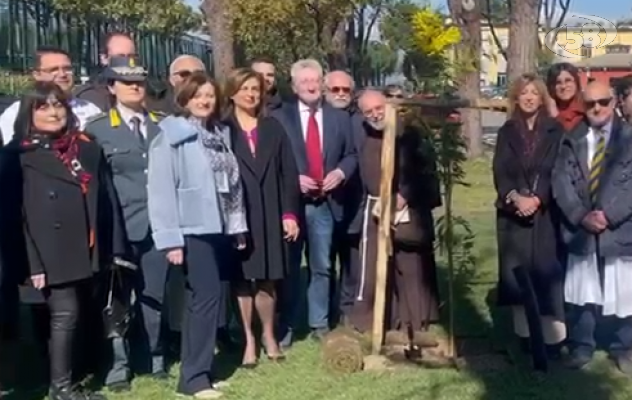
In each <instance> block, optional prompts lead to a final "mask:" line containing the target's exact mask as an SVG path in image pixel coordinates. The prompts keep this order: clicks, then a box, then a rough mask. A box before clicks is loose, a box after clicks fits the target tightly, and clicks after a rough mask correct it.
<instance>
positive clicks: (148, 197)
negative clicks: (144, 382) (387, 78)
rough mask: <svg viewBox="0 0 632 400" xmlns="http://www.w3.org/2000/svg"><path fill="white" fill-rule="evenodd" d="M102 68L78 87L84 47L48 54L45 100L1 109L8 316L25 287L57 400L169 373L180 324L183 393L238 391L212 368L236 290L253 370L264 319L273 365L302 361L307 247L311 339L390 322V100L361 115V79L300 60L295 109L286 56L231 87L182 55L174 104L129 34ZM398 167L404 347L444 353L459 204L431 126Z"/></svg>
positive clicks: (398, 320) (294, 71)
mask: <svg viewBox="0 0 632 400" xmlns="http://www.w3.org/2000/svg"><path fill="white" fill-rule="evenodd" d="M102 62H103V64H104V69H103V71H102V73H101V74H100V75H99V77H98V79H96V80H94V81H93V82H92V83H91V84H90V85H88V86H87V87H84V88H80V89H79V90H77V89H75V88H74V80H73V70H74V68H73V65H72V60H71V59H70V57H69V55H68V53H66V52H65V51H63V50H61V49H57V48H51V47H42V48H40V49H38V50H37V52H36V54H35V66H34V69H33V78H34V81H35V82H34V84H33V87H32V89H31V90H30V91H28V92H27V93H26V94H24V95H23V96H22V98H21V99H20V101H19V102H16V103H15V104H14V105H12V106H11V107H9V108H8V109H7V110H5V112H4V113H3V114H2V115H0V130H1V131H2V136H3V140H4V143H5V145H4V147H3V148H2V150H0V153H1V154H0V158H1V160H0V161H1V163H0V167H1V169H0V183H1V184H2V187H3V193H4V194H3V196H2V199H1V202H0V223H1V227H2V229H0V244H1V247H0V249H1V256H2V286H1V287H2V290H3V292H2V296H0V297H1V298H2V300H3V301H2V302H1V303H0V310H1V311H2V314H4V315H3V317H4V318H5V319H7V317H6V315H9V314H11V312H12V310H14V308H15V307H14V306H15V305H16V302H15V300H16V297H17V289H18V287H19V288H20V292H19V296H20V299H21V300H22V302H30V303H33V305H32V306H31V307H32V311H33V312H32V317H33V318H32V319H33V321H34V324H33V325H34V329H35V337H36V338H37V339H38V341H39V344H41V345H42V348H43V353H44V354H46V355H47V357H48V359H49V370H50V371H49V373H50V389H49V398H50V399H51V400H98V399H103V398H105V396H104V395H102V394H100V393H95V392H91V391H88V390H87V389H86V388H83V387H80V386H78V385H77V384H76V382H77V381H78V379H80V377H81V375H82V374H85V373H90V372H94V373H96V372H99V371H101V372H103V373H104V375H105V376H104V379H105V384H106V385H107V387H108V388H109V389H110V390H111V391H113V392H122V391H128V390H130V389H131V386H130V382H131V379H132V377H133V375H135V374H139V373H144V374H149V375H150V376H151V377H153V378H154V379H157V380H164V379H168V378H169V373H168V369H167V358H166V357H167V356H168V350H169V348H170V344H172V342H173V341H174V337H177V336H178V335H169V334H168V332H169V331H172V330H176V331H177V330H181V335H179V336H181V348H180V354H179V357H180V359H181V367H180V376H179V383H178V387H177V392H178V393H180V394H182V395H187V396H192V397H194V398H200V399H214V398H218V397H221V396H222V392H221V389H222V387H223V386H224V385H226V384H227V382H220V381H217V379H215V377H214V366H213V364H214V363H213V361H214V356H215V353H216V348H217V345H218V344H220V343H225V344H232V340H231V336H230V334H229V330H228V322H229V320H230V318H231V315H230V313H229V311H228V310H229V303H231V299H232V298H233V296H234V298H235V299H236V307H233V309H234V312H235V313H236V314H238V315H239V320H240V322H241V326H242V332H243V339H244V340H243V359H242V367H243V368H256V366H257V364H258V359H259V343H258V342H259V340H258V339H259V336H258V334H256V333H255V330H254V327H255V324H254V319H255V317H256V316H257V317H258V319H259V320H260V321H261V328H262V329H261V330H262V332H261V336H260V338H261V344H262V349H263V351H264V352H265V354H266V357H267V358H268V359H269V360H270V361H272V362H281V361H283V360H284V359H285V357H286V356H285V353H284V351H285V350H287V349H288V348H290V347H291V345H292V343H293V341H294V340H295V339H296V337H295V333H296V328H297V323H298V321H299V317H300V315H299V314H300V308H299V305H300V303H301V298H302V297H303V295H304V292H303V290H302V283H301V281H302V278H301V265H302V261H303V253H304V250H306V257H305V260H306V261H307V267H308V271H309V283H308V286H307V290H306V297H307V309H308V312H307V314H308V315H307V317H308V322H309V327H310V328H311V336H312V337H313V338H314V339H315V340H322V339H323V338H324V337H325V335H326V334H327V333H328V332H329V330H330V329H332V328H333V327H334V326H336V324H337V323H338V320H339V318H338V316H342V318H341V319H342V321H343V323H345V324H347V325H349V326H352V327H354V328H355V329H358V330H359V331H366V330H369V329H370V328H371V325H372V323H371V318H372V310H373V298H374V287H375V259H376V254H375V247H376V246H375V243H376V238H377V226H378V224H377V222H376V219H377V216H378V215H379V211H377V210H379V206H380V205H379V200H378V197H377V196H378V192H379V181H380V175H381V173H380V165H379V160H380V156H379V155H380V153H381V137H382V133H383V131H384V129H385V127H386V125H385V110H386V103H387V97H386V96H385V95H384V94H383V93H381V92H379V91H374V90H365V91H363V92H362V93H361V94H359V96H358V99H357V105H355V104H354V102H353V98H354V85H353V79H352V78H351V76H349V75H348V74H347V73H346V72H344V71H332V72H329V73H328V74H327V75H325V74H324V71H323V69H322V67H321V65H320V64H319V63H318V62H317V61H315V60H310V59H306V60H300V61H297V62H296V63H295V64H294V65H293V66H292V68H291V71H290V76H291V82H292V89H293V92H294V94H295V97H294V98H293V99H291V100H287V101H283V100H282V99H281V98H280V96H279V94H278V93H277V90H276V85H275V79H276V71H275V66H274V63H273V62H271V61H270V60H265V59H260V60H254V61H253V62H252V63H251V64H250V66H249V67H246V68H238V69H236V70H234V71H232V72H231V73H230V74H229V76H227V77H226V79H225V81H224V82H222V85H221V87H220V85H219V84H218V82H216V81H215V80H214V79H213V78H211V77H210V76H209V75H208V74H207V73H206V72H205V67H204V64H203V63H202V62H201V61H200V60H199V59H196V58H195V57H192V56H188V55H183V56H180V57H178V58H177V59H175V60H174V61H173V62H172V64H171V66H170V70H169V81H170V83H171V86H172V88H171V90H170V91H169V93H168V100H167V101H166V102H164V103H163V104H155V101H154V99H151V98H149V97H148V96H147V93H146V88H145V82H146V76H147V73H146V70H145V68H144V67H143V66H142V65H141V64H140V63H139V60H138V58H137V56H136V50H135V46H134V42H133V41H132V40H131V38H130V37H129V36H128V35H126V34H125V33H118V32H117V33H111V34H109V35H108V36H107V37H106V38H105V41H104V43H103V57H102ZM323 89H324V90H323ZM421 150H427V151H421ZM396 159H397V166H398V167H397V168H396V173H395V177H394V185H393V188H394V189H393V196H394V204H395V205H396V210H394V213H396V214H397V215H398V219H396V220H395V221H396V222H395V223H394V227H393V229H394V235H393V236H394V254H393V257H392V266H391V268H390V271H391V272H392V277H391V278H392V279H391V283H392V284H391V285H390V288H389V296H388V299H389V301H388V303H387V305H388V308H389V310H391V312H389V318H388V319H387V320H388V321H387V324H388V327H387V328H388V330H389V335H390V340H396V341H401V342H402V343H411V342H415V341H417V342H423V343H424V344H426V345H427V344H428V342H429V341H430V340H429V339H428V337H427V334H426V331H427V328H428V324H429V323H431V322H433V321H434V320H436V318H437V314H438V310H437V309H438V295H437V283H436V271H435V264H434V253H433V245H432V243H433V240H434V234H433V232H434V225H433V219H432V209H433V208H435V207H437V206H439V205H440V193H439V189H438V182H437V178H436V171H435V165H434V158H433V154H432V151H431V150H430V149H429V148H428V146H424V143H422V138H421V136H420V135H419V133H418V132H416V131H414V129H412V128H408V127H404V128H403V129H402V132H400V133H399V134H398V139H397V156H396ZM336 264H339V267H340V270H341V273H340V275H341V282H340V301H339V304H338V302H337V300H335V299H336V298H337V297H338V296H335V295H334V294H335V293H336V292H337V290H335V289H332V287H335V285H333V284H332V283H334V281H335V280H336V279H334V277H335V276H336ZM169 287H171V289H172V290H169V289H168V288H169ZM170 297H172V298H171V299H170ZM178 297H182V299H181V300H182V301H181V302H179V301H177V300H178V299H177V298H178ZM277 298H278V299H279V301H277ZM179 304H181V307H180V306H178V305H179ZM180 308H181V309H180ZM179 316H181V318H178V317H179ZM170 319H171V320H179V321H178V323H173V322H172V321H171V323H170V321H168V320H170ZM174 325H179V326H176V327H174ZM101 338H103V340H101ZM387 339H388V338H387ZM430 345H432V343H430ZM87 349H90V351H88V350H87ZM96 349H100V350H102V351H96ZM101 353H103V354H101ZM78 354H79V355H80V356H79V357H77V355H78Z"/></svg>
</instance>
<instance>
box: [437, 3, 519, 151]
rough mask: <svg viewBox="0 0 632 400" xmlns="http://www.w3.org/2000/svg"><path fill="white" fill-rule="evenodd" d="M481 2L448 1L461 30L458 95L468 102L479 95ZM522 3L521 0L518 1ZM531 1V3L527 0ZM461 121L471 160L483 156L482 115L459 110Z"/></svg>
mask: <svg viewBox="0 0 632 400" xmlns="http://www.w3.org/2000/svg"><path fill="white" fill-rule="evenodd" d="M482 1H483V0H448V7H449V9H450V14H451V15H452V18H453V20H454V23H455V24H456V26H458V27H459V28H460V29H461V37H462V38H463V39H462V41H461V43H460V44H459V45H458V46H457V51H456V56H457V63H458V64H459V65H460V66H461V73H460V74H459V75H460V76H457V85H458V89H459V94H460V95H461V96H462V97H464V98H466V99H469V100H472V101H473V100H476V99H478V98H479V96H480V92H481V81H480V54H481V2H482ZM518 1H523V0H518ZM524 1H527V0H524ZM529 1H531V0H529ZM459 111H460V113H461V119H462V121H463V133H464V135H465V137H466V138H467V144H468V153H469V156H470V157H478V156H480V155H482V154H483V128H482V123H481V112H480V110H478V109H475V108H464V109H461V110H459Z"/></svg>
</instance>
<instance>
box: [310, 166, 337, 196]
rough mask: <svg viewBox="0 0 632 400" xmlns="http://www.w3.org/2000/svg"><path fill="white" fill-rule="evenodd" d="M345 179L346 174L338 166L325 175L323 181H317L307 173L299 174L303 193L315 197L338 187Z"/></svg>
mask: <svg viewBox="0 0 632 400" xmlns="http://www.w3.org/2000/svg"><path fill="white" fill-rule="evenodd" d="M344 180H345V174H344V172H342V170H340V169H338V168H336V169H334V170H333V171H331V172H330V173H328V174H327V176H325V179H323V180H322V182H318V181H316V180H315V179H314V178H311V177H309V176H307V175H300V176H299V183H300V186H301V193H303V194H304V195H309V196H313V197H316V198H318V197H323V196H324V195H325V194H326V193H328V192H331V191H332V190H334V189H336V188H337V187H338V186H340V184H342V182H343V181H344Z"/></svg>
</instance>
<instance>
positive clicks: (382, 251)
mask: <svg viewBox="0 0 632 400" xmlns="http://www.w3.org/2000/svg"><path fill="white" fill-rule="evenodd" d="M385 118H386V129H384V137H383V138H382V175H381V177H380V200H379V201H380V221H379V234H378V241H377V262H376V265H375V267H376V270H377V272H376V279H375V304H374V305H373V337H372V348H371V350H372V353H373V354H374V355H378V354H380V352H381V350H382V343H383V342H384V314H385V311H386V283H387V282H386V281H387V279H388V263H389V258H390V255H391V252H392V246H391V219H392V216H393V205H392V203H393V191H392V187H393V175H394V173H395V137H396V136H397V110H396V109H395V107H394V106H393V105H392V104H387V106H386V117H385Z"/></svg>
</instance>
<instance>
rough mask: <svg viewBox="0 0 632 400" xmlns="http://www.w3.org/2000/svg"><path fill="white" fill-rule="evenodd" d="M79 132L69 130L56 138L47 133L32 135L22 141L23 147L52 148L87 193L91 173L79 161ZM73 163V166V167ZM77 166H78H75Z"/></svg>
mask: <svg viewBox="0 0 632 400" xmlns="http://www.w3.org/2000/svg"><path fill="white" fill-rule="evenodd" d="M82 138H83V135H82V134H81V133H80V132H69V133H67V134H65V135H62V136H60V137H58V138H51V137H50V136H47V135H34V136H33V137H31V138H29V139H25V140H24V141H23V142H22V146H24V147H44V148H50V149H52V150H53V153H54V154H55V156H56V157H57V158H58V159H59V160H60V161H61V162H62V163H63V164H64V165H65V166H66V168H68V171H69V172H70V173H71V174H72V176H74V177H75V179H77V181H78V182H79V184H80V185H81V190H82V191H83V193H84V194H85V193H87V191H88V184H89V183H90V180H91V179H92V175H91V174H90V173H89V172H88V171H86V170H85V169H84V168H83V167H81V164H80V163H79V160H78V156H79V143H78V141H79V140H83V139H82ZM73 164H75V166H74V167H73ZM77 166H79V168H77Z"/></svg>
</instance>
